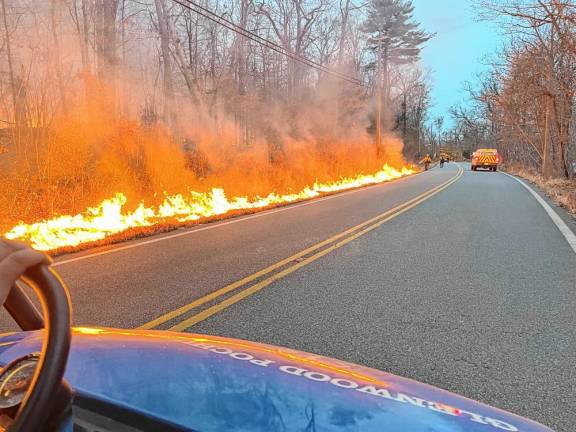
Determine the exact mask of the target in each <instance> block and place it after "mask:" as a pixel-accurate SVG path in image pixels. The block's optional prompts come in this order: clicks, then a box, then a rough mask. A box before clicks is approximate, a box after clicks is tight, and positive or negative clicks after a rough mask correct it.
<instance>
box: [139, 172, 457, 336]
mask: <svg viewBox="0 0 576 432" xmlns="http://www.w3.org/2000/svg"><path fill="white" fill-rule="evenodd" d="M463 173H464V170H463V169H462V167H460V166H458V172H457V174H456V175H455V176H454V177H452V178H451V179H449V180H448V181H446V182H444V183H442V184H440V185H438V186H436V187H434V188H432V189H430V190H428V191H426V192H424V193H422V194H420V195H418V196H417V197H415V198H412V199H411V200H409V201H406V202H405V203H403V204H400V205H399V206H397V207H394V208H393V209H390V210H388V211H386V212H384V213H382V214H380V215H378V216H376V217H373V218H371V219H369V220H367V221H365V222H363V223H361V224H359V225H356V226H354V227H352V228H350V229H347V230H346V231H343V232H341V233H339V234H336V235H335V236H332V237H330V238H328V239H326V240H324V241H322V242H320V243H317V244H315V245H314V246H311V247H309V248H307V249H304V250H302V251H300V252H298V253H296V254H294V255H292V256H290V257H288V258H285V259H283V260H281V261H279V262H277V263H275V264H272V265H271V266H269V267H266V268H265V269H263V270H260V271H259V272H256V273H254V274H251V275H250V276H246V277H245V278H243V279H240V280H238V281H236V282H234V283H231V284H230V285H227V286H225V287H223V288H220V289H218V290H216V291H214V292H211V293H210V294H208V295H205V296H204V297H201V298H199V299H197V300H194V301H193V302H192V303H189V304H187V305H185V306H182V307H180V308H178V309H176V310H173V311H172V312H169V313H167V314H165V315H162V316H160V317H158V318H156V319H155V320H152V321H150V322H147V323H146V324H144V325H142V326H140V327H139V328H140V329H153V328H157V327H159V326H162V325H164V324H166V323H168V322H170V321H172V322H171V323H170V326H169V327H168V330H173V331H182V330H185V329H187V328H188V327H191V326H193V325H194V324H197V323H199V322H200V321H204V320H205V319H207V318H209V317H211V316H212V315H214V314H216V313H218V312H221V311H222V310H224V309H226V308H227V307H229V306H231V305H233V304H234V303H237V302H239V301H240V300H243V299H245V298H246V297H248V296H251V295H252V294H254V293H257V292H258V291H260V290H262V289H263V288H265V287H267V286H268V285H270V284H271V283H273V282H274V281H277V280H279V279H281V278H283V277H285V276H287V275H289V274H290V273H293V272H295V271H296V270H298V269H300V268H302V267H304V266H307V265H308V264H310V263H312V262H314V261H316V260H317V259H319V258H322V257H323V256H324V255H327V254H329V253H330V252H332V251H334V250H336V249H339V248H341V247H342V246H344V245H346V244H348V243H350V242H351V241H353V240H355V239H357V238H358V237H361V236H363V235H364V234H367V233H369V232H370V231H373V230H374V229H376V228H378V227H379V226H381V225H382V224H384V223H386V222H388V221H389V220H391V219H393V218H395V217H397V216H399V215H401V214H402V213H404V212H406V211H408V210H410V209H411V208H413V207H416V206H417V205H419V204H421V203H422V202H424V201H426V200H427V199H429V198H431V197H432V196H434V195H436V194H437V193H439V192H441V191H442V190H444V189H446V188H447V187H449V186H450V185H452V184H453V183H455V182H456V181H458V179H459V178H460V177H462V174H463ZM253 282H255V283H254V284H252V283H253ZM243 287H244V289H242V290H240V291H239V292H237V293H236V294H233V295H230V296H228V294H231V293H232V292H233V291H237V290H239V289H240V288H243ZM208 303H214V304H213V305H211V306H209V307H207V308H205V309H203V310H201V311H198V312H196V313H193V314H192V315H190V313H191V312H193V311H195V310H196V309H199V308H200V307H201V306H204V305H206V304H208Z"/></svg>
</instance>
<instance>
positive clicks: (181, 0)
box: [172, 0, 365, 86]
mask: <svg viewBox="0 0 576 432" xmlns="http://www.w3.org/2000/svg"><path fill="white" fill-rule="evenodd" d="M172 1H173V2H174V3H177V4H179V5H180V6H182V7H184V8H186V9H188V10H191V11H192V12H195V13H196V14H198V15H200V16H203V17H204V18H206V19H208V20H210V21H212V22H214V23H216V24H219V25H221V26H222V27H225V28H227V29H228V30H231V31H233V32H234V33H236V34H239V35H240V36H243V37H244V38H246V39H249V40H251V41H253V42H256V43H258V44H260V45H262V46H265V47H266V48H268V49H270V50H272V51H274V52H276V53H278V54H281V55H284V56H286V57H289V58H291V59H292V60H295V61H297V62H299V63H302V64H304V65H306V66H308V67H310V68H313V69H316V70H318V71H320V72H323V73H325V74H327V75H331V76H333V77H335V78H339V79H341V80H344V81H348V82H350V83H352V84H356V85H359V86H365V84H364V83H363V82H362V81H360V80H358V79H356V78H353V77H350V76H347V75H345V74H342V73H340V72H337V71H334V70H332V69H329V68H328V67H326V66H324V65H322V64H320V63H317V62H315V61H314V60H311V59H308V58H306V57H302V56H300V55H298V54H296V53H294V52H292V51H289V50H287V49H286V48H284V47H282V46H281V45H279V44H277V43H275V42H273V41H270V40H268V39H265V38H263V37H262V36H260V35H258V34H256V33H253V32H251V31H250V30H248V29H245V28H244V27H241V26H239V25H238V24H235V23H234V22H232V21H230V20H228V19H226V18H224V17H222V16H220V15H218V14H217V13H215V12H213V11H212V10H210V9H208V8H206V7H204V6H202V5H200V4H198V3H196V2H195V1H193V0H172Z"/></svg>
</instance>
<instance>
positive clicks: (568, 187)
mask: <svg viewBox="0 0 576 432" xmlns="http://www.w3.org/2000/svg"><path fill="white" fill-rule="evenodd" d="M504 168H505V170H506V171H507V172H509V173H510V174H514V175H517V176H519V177H522V178H524V179H526V180H528V181H529V182H531V183H534V184H535V185H536V186H538V187H539V188H540V189H541V190H542V191H544V193H546V195H548V196H549V197H550V198H551V199H552V200H553V201H554V202H555V203H556V204H558V205H559V206H560V207H563V208H565V209H566V210H568V211H569V212H570V213H571V214H572V215H574V216H576V180H568V179H564V178H550V179H545V178H544V177H543V176H542V175H541V174H540V173H538V172H537V171H536V170H533V169H527V168H522V167H518V166H506V167H504Z"/></svg>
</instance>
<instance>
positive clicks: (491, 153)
mask: <svg viewBox="0 0 576 432" xmlns="http://www.w3.org/2000/svg"><path fill="white" fill-rule="evenodd" d="M500 162H501V158H500V154H499V153H498V150H496V149H478V150H476V151H475V152H474V153H472V171H476V170H477V169H478V168H488V169H489V170H490V171H496V170H498V164H499V163H500Z"/></svg>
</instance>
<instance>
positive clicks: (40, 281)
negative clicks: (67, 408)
mask: <svg viewBox="0 0 576 432" xmlns="http://www.w3.org/2000/svg"><path fill="white" fill-rule="evenodd" d="M22 280H23V281H24V282H25V283H27V284H28V285H30V286H31V287H32V288H33V289H34V290H35V291H36V293H37V295H38V297H39V298H40V301H41V303H42V309H43V312H44V319H45V322H46V325H45V331H44V341H43V344H42V352H41V354H40V358H39V360H38V364H37V367H36V371H35V372H34V376H33V378H32V381H31V383H30V386H29V387H28V390H27V392H26V395H25V396H24V398H23V399H22V402H21V404H20V407H19V408H18V411H17V413H16V417H15V418H14V422H13V423H12V424H10V426H9V427H8V431H10V432H37V431H41V430H44V429H45V428H46V427H47V426H48V424H49V422H50V420H51V419H53V417H54V414H55V412H54V411H55V408H57V407H59V406H60V404H61V402H62V400H61V398H62V395H63V394H65V393H63V389H64V388H65V384H64V383H63V377H64V370H65V368H66V362H67V360H68V354H69V352H70V340H71V334H72V332H71V327H70V326H71V317H70V316H71V311H70V297H69V294H68V289H67V288H66V285H65V284H64V282H63V281H62V280H61V279H60V277H59V276H58V274H57V273H56V272H55V271H54V270H52V269H51V268H50V267H48V266H45V265H40V266H36V267H33V268H31V269H29V270H28V271H27V272H26V273H25V274H24V276H23V277H22Z"/></svg>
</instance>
